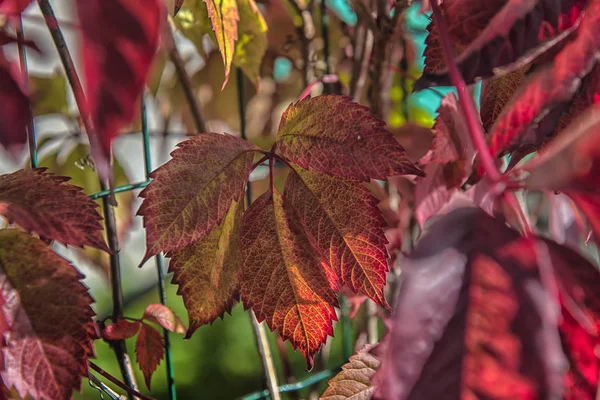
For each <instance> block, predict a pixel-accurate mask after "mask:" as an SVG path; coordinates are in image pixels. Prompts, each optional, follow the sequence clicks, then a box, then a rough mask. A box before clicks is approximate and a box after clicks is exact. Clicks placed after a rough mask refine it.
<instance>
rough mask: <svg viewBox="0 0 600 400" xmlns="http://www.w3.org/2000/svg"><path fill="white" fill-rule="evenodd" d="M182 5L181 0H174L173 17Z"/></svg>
mask: <svg viewBox="0 0 600 400" xmlns="http://www.w3.org/2000/svg"><path fill="white" fill-rule="evenodd" d="M182 5H183V0H175V9H174V10H173V16H175V15H177V13H178V12H179V10H181V6H182Z"/></svg>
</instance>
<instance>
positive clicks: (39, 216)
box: [0, 168, 110, 252]
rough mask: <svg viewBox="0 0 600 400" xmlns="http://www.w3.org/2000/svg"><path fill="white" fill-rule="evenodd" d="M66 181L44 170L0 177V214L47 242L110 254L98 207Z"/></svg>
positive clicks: (32, 170)
mask: <svg viewBox="0 0 600 400" xmlns="http://www.w3.org/2000/svg"><path fill="white" fill-rule="evenodd" d="M68 180H69V178H65V177H62V176H57V175H54V174H51V173H48V172H46V169H45V168H39V169H27V170H19V171H16V172H13V173H12V174H6V175H0V215H3V216H5V217H6V218H7V219H8V220H9V221H10V222H14V223H16V224H18V225H20V226H21V227H23V228H25V229H26V230H28V231H31V232H35V233H37V234H38V235H40V236H42V237H44V238H46V239H50V240H56V241H59V242H61V243H64V244H70V245H73V246H79V247H83V246H91V247H96V248H98V249H101V250H104V251H107V252H110V250H109V249H108V247H107V246H106V243H105V242H104V238H103V237H102V225H101V224H100V221H101V220H102V217H101V216H100V214H98V211H97V210H96V208H97V207H98V204H96V202H94V201H93V200H91V199H90V198H89V197H88V196H86V195H85V194H84V193H83V192H82V191H81V188H79V187H77V186H73V185H71V184H69V183H67V181H68Z"/></svg>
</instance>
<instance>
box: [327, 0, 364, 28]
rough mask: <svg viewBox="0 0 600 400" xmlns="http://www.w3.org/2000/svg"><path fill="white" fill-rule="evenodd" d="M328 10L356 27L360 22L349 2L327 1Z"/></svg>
mask: <svg viewBox="0 0 600 400" xmlns="http://www.w3.org/2000/svg"><path fill="white" fill-rule="evenodd" d="M325 4H326V5H327V8H329V9H330V10H331V11H333V12H334V13H335V14H336V15H337V16H338V17H339V18H340V19H341V20H342V21H344V23H346V24H348V25H350V26H354V25H356V23H357V22H358V18H357V17H356V13H355V12H354V10H353V9H352V7H351V6H350V2H349V1H348V0H325Z"/></svg>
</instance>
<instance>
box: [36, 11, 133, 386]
mask: <svg viewBox="0 0 600 400" xmlns="http://www.w3.org/2000/svg"><path fill="white" fill-rule="evenodd" d="M38 5H39V7H40V10H41V11H42V14H43V15H44V17H45V20H46V24H47V26H48V30H49V31H50V34H51V35H52V39H53V41H54V44H55V46H56V49H57V51H58V54H59V56H60V59H61V61H62V64H63V68H64V69H65V74H66V76H67V80H68V81H69V84H70V85H71V89H72V90H73V95H74V97H75V102H76V103H77V107H78V109H79V114H80V115H81V120H82V122H83V125H84V127H85V129H86V131H87V133H88V137H89V138H90V141H93V140H94V138H96V135H95V134H94V131H93V124H92V122H91V118H90V115H89V110H88V106H87V104H88V103H87V100H86V98H85V95H84V92H83V86H82V85H81V80H80V79H79V75H78V74H77V70H76V69H75V64H74V62H73V58H72V57H71V53H70V51H69V48H68V47H67V43H66V41H65V38H64V36H63V34H62V31H61V29H60V27H59V25H58V24H57V23H56V16H55V14H54V10H53V9H52V6H51V5H50V3H49V2H48V0H38ZM52 21H54V22H52ZM100 184H101V186H102V189H103V190H107V189H108V183H107V182H102V181H101V183H100ZM111 197H112V196H109V197H104V198H103V199H102V203H103V207H104V219H105V223H106V231H107V237H108V245H109V247H110V249H111V252H112V254H110V267H111V283H112V295H113V320H114V321H118V320H119V319H120V318H121V317H122V316H123V292H122V288H121V266H120V264H119V254H118V252H119V242H118V239H117V228H116V219H115V213H114V208H113V205H112V200H111ZM111 344H112V346H113V349H114V351H115V354H116V356H117V360H118V362H119V367H120V368H121V373H122V374H123V379H124V380H125V383H126V384H127V385H128V386H129V387H131V388H133V389H136V388H137V384H136V381H135V375H134V372H133V367H132V364H131V359H130V358H129V355H128V354H127V348H126V347H125V342H124V341H122V340H120V341H114V342H111Z"/></svg>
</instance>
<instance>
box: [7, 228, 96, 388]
mask: <svg viewBox="0 0 600 400" xmlns="http://www.w3.org/2000/svg"><path fill="white" fill-rule="evenodd" d="M0 266H1V267H2V268H1V269H0V282H1V285H0V287H1V294H0V297H1V301H0V302H1V303H2V308H1V310H2V315H3V319H4V321H5V322H6V324H0V326H1V327H2V328H3V331H2V332H1V333H2V334H3V335H4V340H5V343H6V345H5V347H4V348H3V356H4V369H3V371H2V379H3V381H4V383H5V384H6V386H8V387H15V388H16V389H17V391H18V393H19V395H20V396H21V397H23V398H24V397H25V396H26V395H27V394H29V395H30V396H31V397H33V398H34V399H36V400H37V399H42V398H44V399H56V400H68V399H71V397H72V394H73V391H74V390H79V389H80V387H81V378H82V377H85V376H87V369H88V367H87V360H88V358H89V357H91V356H92V355H93V348H92V340H93V339H95V336H96V330H95V326H94V322H93V320H92V317H93V316H94V312H93V310H92V308H91V304H92V301H93V300H92V298H91V296H90V295H89V294H88V290H87V288H86V287H85V286H84V285H83V284H82V283H81V282H80V280H81V279H82V278H83V276H82V275H81V274H80V273H79V272H77V270H76V269H75V268H74V267H73V266H72V265H70V264H69V263H68V262H67V261H66V260H64V259H63V258H61V257H60V256H58V255H57V254H55V253H54V252H53V251H52V250H51V249H50V247H48V246H47V245H46V244H45V243H44V242H42V241H41V240H39V239H36V238H34V237H33V236H31V235H29V234H27V233H25V232H21V231H18V230H16V229H4V230H0Z"/></svg>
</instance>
